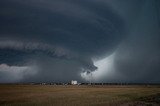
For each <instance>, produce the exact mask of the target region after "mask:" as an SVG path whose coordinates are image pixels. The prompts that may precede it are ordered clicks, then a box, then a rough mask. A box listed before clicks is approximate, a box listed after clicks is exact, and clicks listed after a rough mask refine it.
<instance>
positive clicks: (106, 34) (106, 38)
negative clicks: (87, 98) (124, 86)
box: [0, 0, 160, 83]
mask: <svg viewBox="0 0 160 106" xmlns="http://www.w3.org/2000/svg"><path fill="white" fill-rule="evenodd" d="M159 7H160V2H159V1H158V0H152V1H151V0H121V1H119V0H107V1H106V0H92V1H90V0H40V1H39V0H27V1H22V0H14V1H13V0H1V1H0V23H1V24H0V82H2V83H3V82H42V81H47V82H56V81H63V82H67V81H70V80H72V79H74V80H78V81H89V80H93V81H94V82H154V83H159V82H160V66H159V64H160V47H159V45H160V36H159V35H160V30H159V29H160V8H159Z"/></svg>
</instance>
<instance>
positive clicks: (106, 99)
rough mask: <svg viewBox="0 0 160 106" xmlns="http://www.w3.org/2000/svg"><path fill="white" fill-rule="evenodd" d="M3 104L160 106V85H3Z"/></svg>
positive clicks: (0, 93)
mask: <svg viewBox="0 0 160 106" xmlns="http://www.w3.org/2000/svg"><path fill="white" fill-rule="evenodd" d="M0 105H1V106H160V86H143V85H141V86H136V85H131V86H124V85H123V86H120V85H119V86H118V85H105V86H89V85H88V86H82V85H79V86H72V85H67V86H62V85H58V86H55V85H0Z"/></svg>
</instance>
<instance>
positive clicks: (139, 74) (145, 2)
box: [103, 0, 160, 83]
mask: <svg viewBox="0 0 160 106" xmlns="http://www.w3.org/2000/svg"><path fill="white" fill-rule="evenodd" d="M117 2H118V0H117ZM140 2H141V3H140V4H139V6H138V8H137V3H138V2H137V1H132V4H129V3H127V4H125V3H121V5H120V4H119V6H117V5H116V8H120V9H119V11H120V13H122V14H123V16H124V17H125V18H126V23H127V24H128V29H129V32H128V36H127V37H126V38H125V39H124V40H123V42H122V43H121V44H120V45H119V47H118V49H117V50H116V52H115V53H116V55H115V57H114V67H115V68H116V71H117V75H118V74H120V75H121V76H119V77H116V78H115V79H116V81H117V79H118V81H123V82H146V83H147V82H156V83H159V82H160V66H159V64H160V46H159V45H160V23H159V21H160V17H159V16H160V8H159V7H160V2H159V1H158V0H152V1H150V0H140ZM130 5H132V6H130ZM122 6H123V7H122ZM126 8H129V10H126V11H125V9H126ZM137 10H138V11H137ZM128 11H130V12H131V14H129V13H128ZM130 17H131V18H130ZM115 76H116V74H115ZM103 80H104V79H103Z"/></svg>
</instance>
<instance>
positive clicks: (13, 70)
mask: <svg viewBox="0 0 160 106" xmlns="http://www.w3.org/2000/svg"><path fill="white" fill-rule="evenodd" d="M36 73H37V69H36V67H30V66H9V65H7V64H0V83H8V82H19V81H22V80H23V79H24V78H25V77H26V76H27V77H30V76H34V75H35V74H36Z"/></svg>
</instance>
